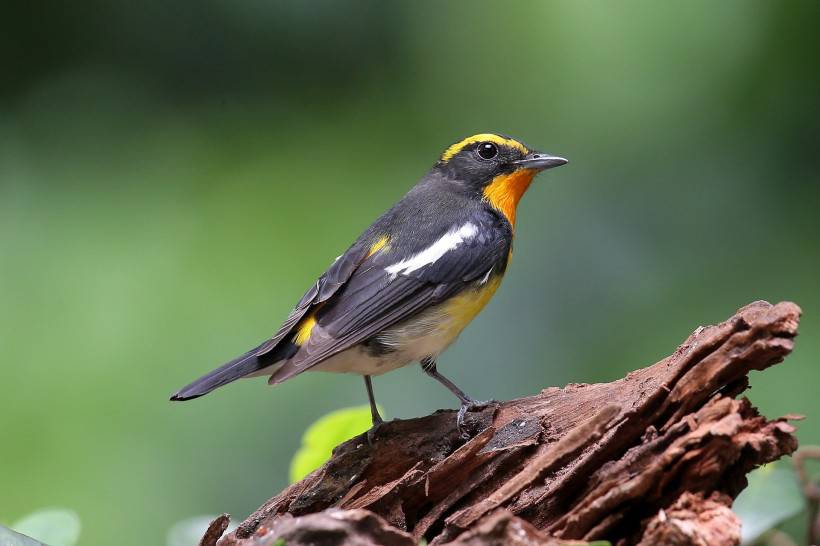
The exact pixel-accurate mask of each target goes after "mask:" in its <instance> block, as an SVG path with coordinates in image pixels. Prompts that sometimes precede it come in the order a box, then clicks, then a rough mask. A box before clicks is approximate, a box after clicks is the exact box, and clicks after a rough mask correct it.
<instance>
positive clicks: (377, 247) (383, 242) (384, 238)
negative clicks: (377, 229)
mask: <svg viewBox="0 0 820 546" xmlns="http://www.w3.org/2000/svg"><path fill="white" fill-rule="evenodd" d="M388 242H390V237H388V236H387V235H382V237H381V239H379V240H378V241H376V242H375V243H373V244H372V245H371V246H370V250H369V251H368V252H367V258H369V257H371V256H372V255H373V254H375V253H376V252H378V251H380V250H381V249H383V248H384V247H386V246H387V243H388Z"/></svg>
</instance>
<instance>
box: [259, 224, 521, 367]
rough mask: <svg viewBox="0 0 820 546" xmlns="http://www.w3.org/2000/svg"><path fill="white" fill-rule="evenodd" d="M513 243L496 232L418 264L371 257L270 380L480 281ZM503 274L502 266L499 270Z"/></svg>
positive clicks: (387, 255) (387, 256)
mask: <svg viewBox="0 0 820 546" xmlns="http://www.w3.org/2000/svg"><path fill="white" fill-rule="evenodd" d="M508 251H509V243H508V242H507V241H506V240H505V239H504V238H503V237H502V236H501V235H500V234H494V233H493V232H492V231H485V232H482V233H481V235H480V236H475V237H473V238H471V239H470V240H469V241H464V242H463V244H460V245H458V246H457V247H456V248H453V249H451V250H449V251H447V252H446V253H444V254H443V255H442V256H440V257H438V258H437V259H436V260H434V261H432V262H430V263H427V264H425V265H424V266H422V267H418V268H417V269H413V268H404V269H402V268H396V267H395V266H396V265H397V264H398V263H400V262H401V261H402V260H405V261H406V262H407V263H410V262H408V261H407V257H406V256H405V257H402V256H398V255H396V254H395V253H393V252H385V253H379V254H377V255H375V256H372V257H369V258H367V260H366V261H365V262H364V263H362V265H361V266H360V267H359V268H358V269H356V270H355V271H354V272H353V274H352V275H351V277H350V279H349V280H348V281H347V282H346V283H345V284H344V285H343V286H342V287H340V288H339V290H338V291H337V292H336V293H335V294H334V296H333V297H332V298H330V299H329V300H327V303H326V305H325V306H323V307H322V309H321V310H320V311H319V312H318V313H317V315H316V317H315V318H316V321H317V322H316V325H315V326H314V327H313V328H312V330H311V333H310V337H309V338H308V340H307V341H306V342H305V343H304V345H302V346H301V347H300V348H299V350H298V352H297V353H296V354H295V355H293V357H291V358H290V359H289V360H288V361H287V362H285V363H284V364H283V365H282V366H281V367H280V368H279V369H278V370H277V371H276V372H275V373H274V374H273V375H272V376H271V379H270V382H271V383H281V382H282V381H285V380H286V379H289V378H291V377H293V376H294V375H297V374H299V373H302V372H303V371H305V370H307V369H309V368H310V367H312V366H314V365H316V364H318V363H320V362H321V361H323V360H325V359H327V358H329V357H331V356H333V355H335V354H337V353H339V352H341V351H343V350H345V349H347V348H350V347H352V346H354V345H356V344H358V343H361V342H363V341H365V340H367V339H369V338H371V337H372V336H374V335H376V334H377V333H379V332H380V331H382V330H384V329H385V328H388V327H390V326H392V325H394V324H397V323H399V322H401V321H403V320H405V319H408V318H410V317H412V316H413V315H415V314H416V313H418V312H420V311H422V310H424V309H426V308H428V307H430V306H432V305H436V304H438V303H441V302H443V301H445V300H447V299H448V298H450V297H452V296H453V295H455V294H457V293H458V292H460V291H461V290H463V289H464V288H466V287H467V286H469V285H470V284H471V283H474V282H481V280H482V278H483V279H484V280H486V278H487V277H488V276H489V275H490V274H491V271H492V269H493V268H494V267H498V266H499V264H503V262H504V259H505V258H506V256H507V253H508ZM498 273H500V271H498Z"/></svg>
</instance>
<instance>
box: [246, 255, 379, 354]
mask: <svg viewBox="0 0 820 546" xmlns="http://www.w3.org/2000/svg"><path fill="white" fill-rule="evenodd" d="M367 253H368V247H367V245H365V244H364V243H363V242H361V241H356V243H354V244H353V245H352V246H351V247H350V248H348V249H347V251H346V252H345V253H344V254H342V255H341V256H339V257H338V258H337V259H336V261H334V262H333V263H332V264H331V265H330V267H329V268H328V269H327V271H325V272H324V273H323V274H322V276H321V277H319V280H317V281H316V283H315V284H314V285H313V286H311V287H310V289H309V290H308V291H307V292H305V295H304V296H302V299H301V300H299V303H298V304H296V307H294V308H293V311H291V312H290V314H289V315H288V318H287V319H286V320H285V322H284V323H283V324H282V326H280V327H279V330H277V332H276V333H275V334H274V335H273V337H271V338H270V339H269V340H268V341H266V342H264V343H262V344H261V345H260V346H259V347H257V348H256V349H255V350H254V356H263V355H265V354H267V353H270V352H271V351H273V350H274V349H275V348H276V347H277V346H278V345H279V344H280V343H281V342H282V340H284V339H285V337H286V336H287V335H288V334H289V333H291V331H292V330H293V327H294V326H296V324H297V323H298V322H299V321H300V320H302V318H303V317H304V316H305V315H306V314H307V313H308V311H310V309H311V308H312V307H314V306H315V305H317V304H320V303H323V302H325V301H327V300H328V299H329V298H330V297H331V296H333V295H334V294H335V293H336V291H337V290H338V289H339V288H340V287H341V286H343V285H344V284H345V283H346V282H347V281H348V279H350V276H351V275H353V272H354V271H355V270H356V268H357V267H359V265H361V263H362V262H363V261H364V260H365V258H366V257H367Z"/></svg>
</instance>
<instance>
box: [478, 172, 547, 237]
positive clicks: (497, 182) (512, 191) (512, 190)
mask: <svg viewBox="0 0 820 546" xmlns="http://www.w3.org/2000/svg"><path fill="white" fill-rule="evenodd" d="M535 175H536V171H535V170H533V169H519V170H517V171H513V172H511V173H509V174H502V175H499V176H496V177H495V178H493V179H492V181H491V182H490V183H489V184H487V186H486V187H485V188H484V199H486V200H487V201H488V202H489V203H490V205H492V206H493V207H494V208H495V209H497V210H499V211H501V213H502V214H503V215H504V216H506V217H507V220H509V222H510V224H511V225H512V226H513V227H515V209H516V207H517V206H518V202H519V201H520V200H521V196H522V195H524V192H526V191H527V188H529V187H530V183H532V179H533V177H534V176H535Z"/></svg>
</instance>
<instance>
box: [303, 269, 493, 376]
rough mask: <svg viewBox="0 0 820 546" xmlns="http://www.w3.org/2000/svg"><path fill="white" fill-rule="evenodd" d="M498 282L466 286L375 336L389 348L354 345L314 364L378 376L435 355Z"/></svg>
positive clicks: (319, 368) (326, 369)
mask: <svg viewBox="0 0 820 546" xmlns="http://www.w3.org/2000/svg"><path fill="white" fill-rule="evenodd" d="M500 282H501V278H500V277H495V278H492V279H489V280H488V281H487V282H486V283H485V284H481V285H479V286H478V287H477V288H474V289H467V290H465V291H464V292H462V293H461V294H458V295H457V296H455V297H453V298H451V299H450V300H448V301H446V302H445V303H443V304H441V305H438V306H436V307H433V308H431V309H428V310H427V311H424V312H422V313H420V314H419V315H417V316H415V317H413V318H412V319H409V320H407V321H405V322H402V323H400V324H397V325H396V326H393V327H391V328H389V329H387V330H385V331H383V332H381V333H380V334H378V335H377V336H376V339H377V341H378V344H379V345H380V346H382V347H386V348H388V349H389V350H387V351H384V352H374V351H372V350H371V349H370V348H368V347H366V346H364V345H356V346H354V347H351V348H350V349H347V350H345V351H342V352H341V353H339V354H337V355H334V356H332V357H331V358H329V359H327V360H325V361H324V362H321V363H319V364H317V365H316V366H314V367H313V368H312V370H316V371H322V372H342V373H358V374H362V375H381V374H383V373H386V372H389V371H392V370H395V369H397V368H401V367H402V366H406V365H407V364H410V363H411V362H418V361H419V360H422V359H424V358H427V357H433V358H436V357H437V356H438V355H440V354H441V353H442V352H444V350H445V349H447V347H449V346H450V345H451V344H452V343H453V342H454V341H455V340H456V339H457V338H458V336H459V334H461V331H462V330H464V328H465V327H466V326H467V324H469V323H470V321H472V320H473V319H474V318H475V316H476V315H478V313H479V312H480V311H481V310H482V309H483V308H484V306H485V305H486V304H487V302H488V301H489V300H490V298H491V297H492V296H493V294H494V293H495V291H496V289H497V288H498V285H499V284H500Z"/></svg>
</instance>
